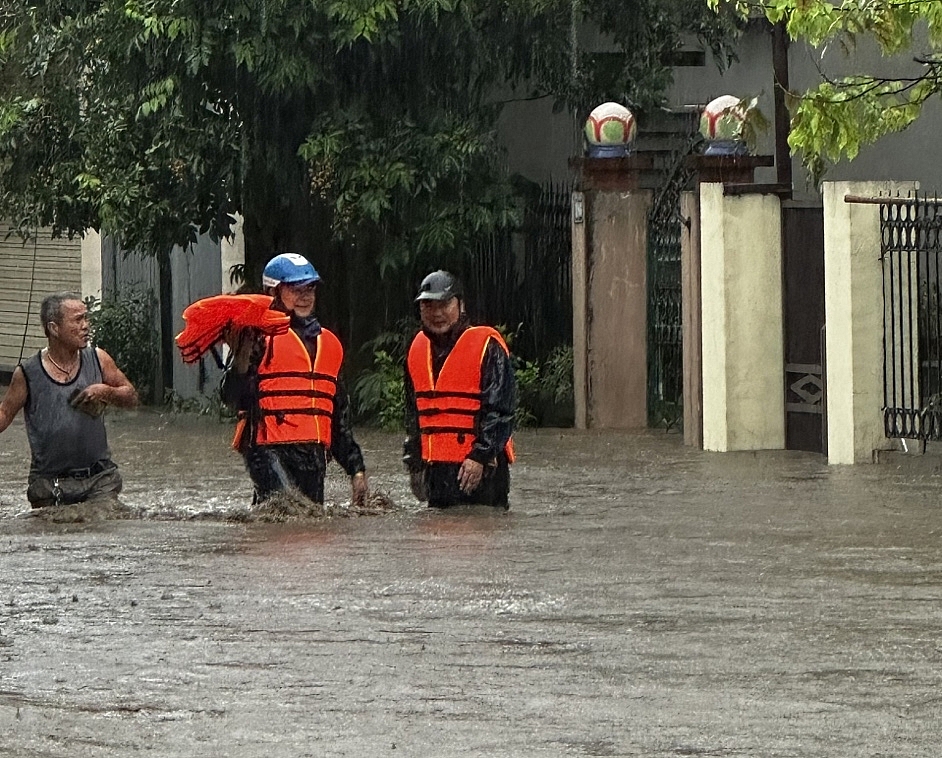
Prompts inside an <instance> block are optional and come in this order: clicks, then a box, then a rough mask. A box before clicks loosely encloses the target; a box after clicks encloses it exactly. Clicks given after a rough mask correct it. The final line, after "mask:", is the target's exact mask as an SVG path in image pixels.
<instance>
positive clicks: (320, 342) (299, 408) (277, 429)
mask: <svg viewBox="0 0 942 758" xmlns="http://www.w3.org/2000/svg"><path fill="white" fill-rule="evenodd" d="M268 340H269V342H268V349H266V351H265V357H264V358H263V359H262V362H261V365H259V367H258V406H259V411H260V416H261V417H260V419H259V421H258V427H257V429H256V432H255V440H254V441H255V444H257V445H281V444H291V443H297V442H317V443H320V444H322V445H324V446H325V447H330V443H331V421H332V418H333V414H334V396H335V395H336V392H337V376H338V374H339V373H340V364H341V363H342V362H343V347H342V346H341V344H340V340H338V339H337V337H336V336H335V335H334V334H333V333H332V332H329V331H328V330H327V329H321V333H320V334H319V335H318V337H317V352H316V353H315V356H314V364H313V365H311V357H310V355H309V353H308V351H307V348H306V347H305V345H304V342H303V341H302V340H301V338H300V337H299V336H298V335H297V334H296V333H295V332H294V331H293V330H288V331H287V332H286V333H285V334H279V335H276V336H274V337H269V338H268ZM246 421H247V419H245V418H240V419H239V423H238V425H237V426H236V433H235V438H234V439H233V441H232V446H233V447H234V448H238V447H239V442H240V440H241V438H242V434H243V433H244V431H245V424H246Z"/></svg>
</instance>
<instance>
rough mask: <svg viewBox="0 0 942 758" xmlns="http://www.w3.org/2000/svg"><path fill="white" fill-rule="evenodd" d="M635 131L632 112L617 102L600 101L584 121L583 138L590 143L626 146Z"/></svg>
mask: <svg viewBox="0 0 942 758" xmlns="http://www.w3.org/2000/svg"><path fill="white" fill-rule="evenodd" d="M637 132H638V125H637V122H636V121H635V117H634V114H633V113H632V112H631V111H630V110H628V109H627V108H626V107H625V106H624V105H620V104H618V103H602V104H601V105H600V106H598V107H597V108H595V109H594V110H593V111H592V112H591V113H590V114H589V118H588V119H587V120H586V122H585V138H586V141H587V142H588V143H589V144H590V145H603V146H614V147H627V146H628V145H630V144H631V143H632V142H633V141H634V138H635V135H636V134H637Z"/></svg>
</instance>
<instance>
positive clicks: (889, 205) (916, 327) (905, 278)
mask: <svg viewBox="0 0 942 758" xmlns="http://www.w3.org/2000/svg"><path fill="white" fill-rule="evenodd" d="M880 232H881V259H882V263H883V306H884V307H883V388H884V389H883V423H884V428H885V430H886V436H887V437H894V438H905V439H918V440H940V439H942V293H940V285H942V201H940V200H939V199H937V198H932V199H928V198H919V197H912V198H880Z"/></svg>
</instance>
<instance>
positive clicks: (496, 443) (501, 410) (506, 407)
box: [458, 339, 517, 494]
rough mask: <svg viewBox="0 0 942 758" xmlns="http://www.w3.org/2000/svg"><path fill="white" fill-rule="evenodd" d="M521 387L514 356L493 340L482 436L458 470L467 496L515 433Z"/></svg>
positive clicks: (484, 369) (485, 368)
mask: <svg viewBox="0 0 942 758" xmlns="http://www.w3.org/2000/svg"><path fill="white" fill-rule="evenodd" d="M516 407H517V383H516V378H515V377H514V370H513V364H512V363H511V360H510V356H509V355H508V354H507V353H506V352H505V351H504V348H503V347H502V346H501V344H500V343H499V342H497V340H493V339H492V340H490V341H489V342H488V343H487V347H486V348H485V351H484V360H483V362H482V365H481V410H480V411H479V412H478V419H477V420H478V432H477V436H476V437H475V440H474V445H473V447H472V448H471V452H470V453H468V457H467V458H465V459H464V461H463V462H462V463H461V468H459V469H458V485H459V486H460V487H461V490H462V491H463V492H466V493H469V494H470V493H471V492H474V491H475V490H476V489H477V488H478V486H479V485H480V484H481V479H482V478H483V476H484V467H485V466H487V465H489V464H491V463H493V462H494V461H495V460H496V458H497V455H498V454H499V453H500V452H501V451H502V450H503V449H504V446H505V445H506V444H507V440H509V439H510V435H511V434H512V433H513V427H514V411H515V410H516Z"/></svg>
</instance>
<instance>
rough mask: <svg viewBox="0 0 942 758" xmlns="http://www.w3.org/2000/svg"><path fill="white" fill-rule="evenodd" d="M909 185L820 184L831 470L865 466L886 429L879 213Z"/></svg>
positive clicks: (883, 445) (882, 444) (881, 446)
mask: <svg viewBox="0 0 942 758" xmlns="http://www.w3.org/2000/svg"><path fill="white" fill-rule="evenodd" d="M916 188H917V185H916V184H915V183H914V182H825V183H824V311H825V324H826V325H827V327H826V338H825V365H826V367H827V369H826V370H827V377H826V380H825V381H826V387H827V390H826V394H827V436H828V463H838V464H840V463H870V462H872V461H873V460H874V451H876V450H886V449H888V448H890V447H892V443H891V441H890V440H888V439H887V438H886V436H885V433H884V430H883V413H882V406H883V308H884V305H883V269H882V266H881V263H880V240H881V237H880V206H879V205H876V204H872V203H871V204H862V203H848V202H845V200H844V198H845V196H847V195H856V196H860V197H891V196H896V195H900V194H901V195H905V194H907V193H909V192H910V191H912V190H915V189H916Z"/></svg>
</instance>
